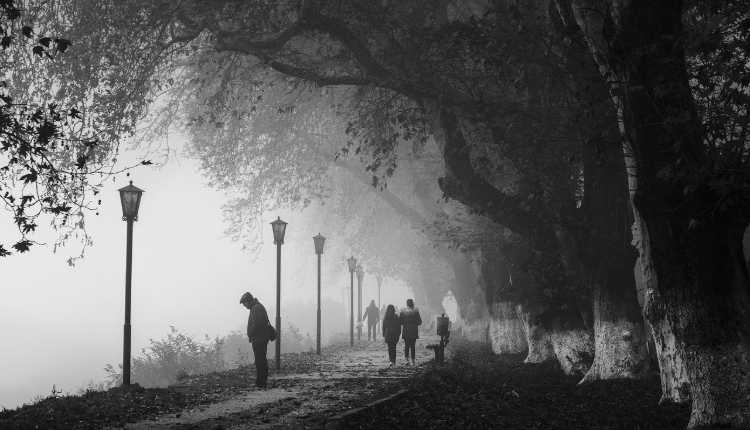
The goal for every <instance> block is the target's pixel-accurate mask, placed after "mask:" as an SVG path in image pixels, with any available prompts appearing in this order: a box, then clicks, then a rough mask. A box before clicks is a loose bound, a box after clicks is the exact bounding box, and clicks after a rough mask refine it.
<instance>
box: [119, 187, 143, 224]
mask: <svg viewBox="0 0 750 430" xmlns="http://www.w3.org/2000/svg"><path fill="white" fill-rule="evenodd" d="M140 200H141V193H139V192H134V191H123V192H121V193H120V201H121V203H122V216H124V217H125V218H137V217H138V206H139V203H140Z"/></svg>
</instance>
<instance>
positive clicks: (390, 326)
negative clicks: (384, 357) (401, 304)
mask: <svg viewBox="0 0 750 430" xmlns="http://www.w3.org/2000/svg"><path fill="white" fill-rule="evenodd" d="M400 337H401V319H400V318H399V317H398V315H396V308H395V307H394V306H393V305H388V307H387V308H386V310H385V315H384V316H383V339H385V344H386V345H388V359H389V360H390V361H391V366H394V365H395V364H396V345H397V344H398V338H400Z"/></svg>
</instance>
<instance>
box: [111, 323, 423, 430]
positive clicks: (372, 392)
mask: <svg viewBox="0 0 750 430" xmlns="http://www.w3.org/2000/svg"><path fill="white" fill-rule="evenodd" d="M435 341H436V339H433V338H430V337H428V338H423V339H419V340H418V341H417V348H416V350H417V366H416V367H415V366H407V365H405V360H404V358H403V343H401V344H400V345H399V346H400V347H401V348H399V351H398V352H399V354H398V356H397V365H396V366H395V367H390V366H389V362H388V358H387V350H386V345H385V344H384V343H383V342H382V340H378V341H376V342H366V341H362V342H360V343H359V344H358V345H355V347H354V349H350V348H349V347H348V345H346V346H336V347H331V348H327V349H326V350H324V354H323V355H322V356H321V357H320V358H319V359H318V358H317V356H314V355H311V354H308V355H306V358H308V359H310V358H311V360H308V362H307V363H306V364H304V365H300V364H293V365H291V366H288V367H286V368H284V367H285V366H284V362H282V371H281V372H280V373H278V374H276V373H274V371H273V369H272V370H271V374H270V375H269V388H268V389H266V390H258V389H256V388H254V387H252V388H251V386H247V387H245V388H239V389H235V390H233V394H232V395H231V396H229V397H227V396H219V397H218V398H217V399H216V401H212V402H208V403H204V404H201V405H198V406H195V407H191V408H187V409H184V410H181V411H178V412H170V413H166V414H162V415H159V416H157V417H155V418H152V419H148V420H142V421H139V422H135V423H128V424H126V425H125V426H124V427H110V428H112V429H114V428H124V429H128V430H147V429H148V430H152V429H153V430H156V429H169V430H176V429H233V430H240V429H251V428H252V429H273V428H324V427H325V425H326V423H327V422H330V421H331V418H332V417H335V416H336V415H339V414H341V413H342V412H345V411H347V410H350V409H353V408H357V407H361V406H362V405H365V404H369V403H371V402H373V401H376V400H378V399H381V398H385V397H388V396H390V395H392V394H394V393H396V392H398V391H399V390H400V389H402V388H403V386H404V385H405V383H406V381H407V380H408V379H410V378H412V377H413V376H415V374H417V373H419V372H420V371H421V370H422V369H423V365H424V364H425V363H426V362H428V361H430V360H431V359H432V358H433V353H432V351H430V350H428V349H426V348H425V345H427V344H428V343H434V342H435ZM296 363H299V361H297V362H296ZM269 364H270V365H271V367H273V361H272V360H270V363H269ZM243 370H244V371H246V372H247V373H249V374H250V375H249V376H247V378H249V379H252V378H253V377H254V374H252V373H253V372H254V368H253V367H252V366H250V367H248V368H244V369H243ZM204 380H205V377H197V378H195V379H194V380H187V381H184V382H183V386H184V387H185V388H188V387H190V389H195V385H196V384H197V385H200V384H201V383H204V382H205V381H204ZM216 385H217V384H216V383H213V384H212V388H211V389H212V390H216V389H217V388H216ZM248 385H249V384H248ZM177 388H179V387H177ZM329 427H330V425H329Z"/></svg>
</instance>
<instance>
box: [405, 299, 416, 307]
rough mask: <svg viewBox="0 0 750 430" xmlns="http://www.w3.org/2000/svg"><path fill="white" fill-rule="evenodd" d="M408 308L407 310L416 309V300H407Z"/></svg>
mask: <svg viewBox="0 0 750 430" xmlns="http://www.w3.org/2000/svg"><path fill="white" fill-rule="evenodd" d="M406 307H407V308H410V309H411V308H413V307H414V300H412V299H406Z"/></svg>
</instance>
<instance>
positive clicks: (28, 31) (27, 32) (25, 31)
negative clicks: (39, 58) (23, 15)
mask: <svg viewBox="0 0 750 430" xmlns="http://www.w3.org/2000/svg"><path fill="white" fill-rule="evenodd" d="M21 33H23V35H24V36H26V37H31V35H32V34H33V33H34V30H33V29H32V28H31V27H29V26H28V25H24V26H23V28H21Z"/></svg>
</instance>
